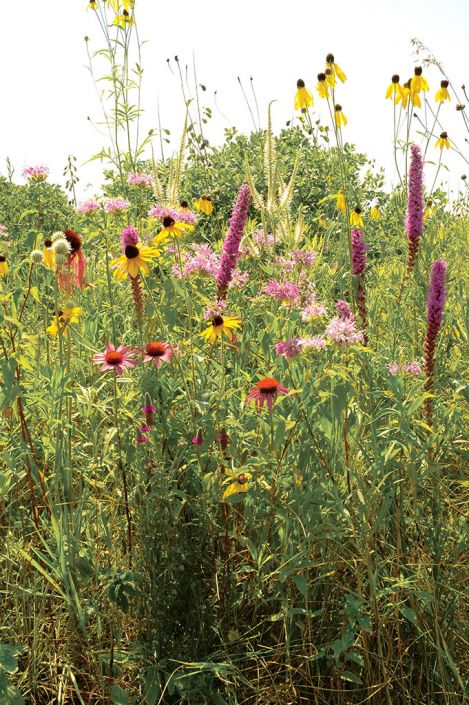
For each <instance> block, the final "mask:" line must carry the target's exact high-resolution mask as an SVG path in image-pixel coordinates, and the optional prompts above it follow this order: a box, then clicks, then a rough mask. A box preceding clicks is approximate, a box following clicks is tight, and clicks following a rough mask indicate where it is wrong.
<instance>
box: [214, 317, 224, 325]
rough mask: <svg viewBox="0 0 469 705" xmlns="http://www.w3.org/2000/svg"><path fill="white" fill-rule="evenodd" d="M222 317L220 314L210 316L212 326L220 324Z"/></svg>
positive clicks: (221, 323)
mask: <svg viewBox="0 0 469 705" xmlns="http://www.w3.org/2000/svg"><path fill="white" fill-rule="evenodd" d="M222 325H223V318H222V317H221V316H214V317H213V318H212V326H222Z"/></svg>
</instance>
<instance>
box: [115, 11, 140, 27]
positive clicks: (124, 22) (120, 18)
mask: <svg viewBox="0 0 469 705" xmlns="http://www.w3.org/2000/svg"><path fill="white" fill-rule="evenodd" d="M112 24H113V25H115V26H116V27H120V28H121V29H125V28H126V27H130V26H131V25H133V24H135V20H134V18H133V17H132V15H131V14H130V12H128V11H127V10H122V14H121V15H117V16H116V17H115V18H114V20H113V22H112Z"/></svg>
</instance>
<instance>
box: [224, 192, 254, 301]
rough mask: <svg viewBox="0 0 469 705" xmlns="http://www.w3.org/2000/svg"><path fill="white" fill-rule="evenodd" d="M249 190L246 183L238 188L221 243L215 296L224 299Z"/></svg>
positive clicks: (233, 264)
mask: <svg viewBox="0 0 469 705" xmlns="http://www.w3.org/2000/svg"><path fill="white" fill-rule="evenodd" d="M250 198H251V191H250V190H249V186H248V184H243V186H241V188H240V189H239V192H238V196H237V198H236V203H235V206H234V208H233V212H232V214H231V220H230V227H229V229H228V232H227V234H226V237H225V242H224V243H223V249H222V253H221V260H220V269H219V270H218V272H217V276H216V279H217V298H219V299H222V300H224V299H226V295H227V292H228V285H229V283H230V281H231V278H232V276H233V271H234V269H235V267H236V263H237V261H238V258H239V245H240V243H241V238H242V237H243V232H244V226H245V225H246V220H247V217H248V208H249V201H250Z"/></svg>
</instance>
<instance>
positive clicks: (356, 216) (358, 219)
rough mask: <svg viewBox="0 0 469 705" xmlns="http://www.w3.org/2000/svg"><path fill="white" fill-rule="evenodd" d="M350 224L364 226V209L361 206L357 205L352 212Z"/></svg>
mask: <svg viewBox="0 0 469 705" xmlns="http://www.w3.org/2000/svg"><path fill="white" fill-rule="evenodd" d="M350 225H354V226H356V227H358V228H363V218H362V209H361V208H360V207H359V206H356V207H355V208H354V209H353V211H352V212H351V213H350Z"/></svg>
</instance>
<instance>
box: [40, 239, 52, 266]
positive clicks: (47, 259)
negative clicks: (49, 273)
mask: <svg viewBox="0 0 469 705" xmlns="http://www.w3.org/2000/svg"><path fill="white" fill-rule="evenodd" d="M43 244H44V247H43V248H42V259H43V262H44V265H45V266H46V267H47V269H55V252H54V250H53V249H52V244H53V243H52V240H44V243H43Z"/></svg>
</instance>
